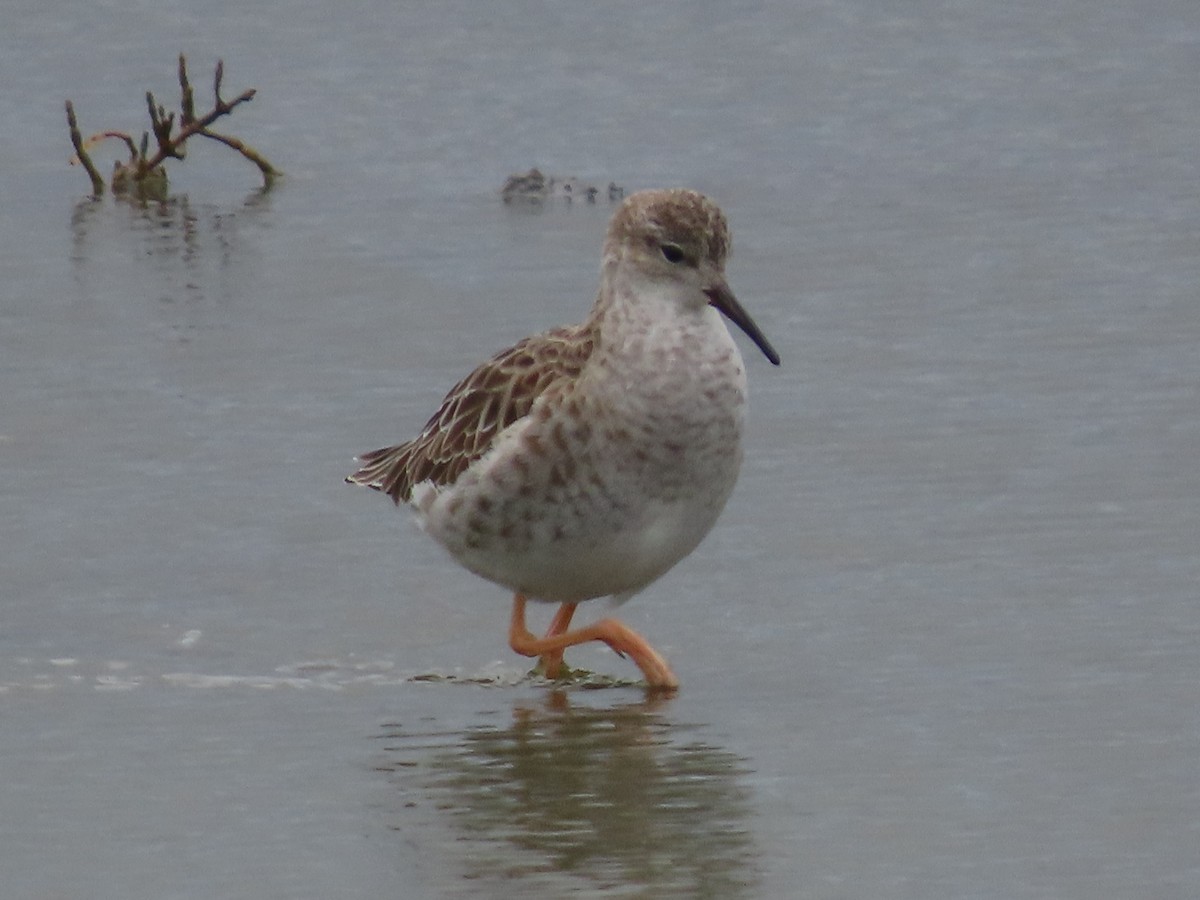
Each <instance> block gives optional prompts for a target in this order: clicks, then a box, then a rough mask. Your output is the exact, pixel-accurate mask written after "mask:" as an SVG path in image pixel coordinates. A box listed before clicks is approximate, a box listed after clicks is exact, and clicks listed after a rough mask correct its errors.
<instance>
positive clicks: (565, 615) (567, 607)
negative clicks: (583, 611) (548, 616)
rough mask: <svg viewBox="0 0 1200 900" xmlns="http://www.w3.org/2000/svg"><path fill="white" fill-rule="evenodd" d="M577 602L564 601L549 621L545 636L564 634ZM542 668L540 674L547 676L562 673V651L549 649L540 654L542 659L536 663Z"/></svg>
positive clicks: (556, 675) (551, 636) (557, 675)
mask: <svg viewBox="0 0 1200 900" xmlns="http://www.w3.org/2000/svg"><path fill="white" fill-rule="evenodd" d="M578 605H579V604H578V603H564V604H562V605H561V606H559V608H558V612H556V613H555V614H554V619H553V620H551V622H550V627H549V628H548V629H546V637H547V638H553V637H558V636H559V635H560V634H566V632H567V628H568V627H570V625H571V618H572V617H573V616H574V615H575V607H577V606H578ZM538 665H539V666H540V667H541V669H542V674H543V675H545V676H546V677H547V678H558V677H559V676H560V675H562V670H563V651H562V650H561V649H559V650H551V651H549V652H547V653H543V654H542V661H541V662H540V663H539V664H538Z"/></svg>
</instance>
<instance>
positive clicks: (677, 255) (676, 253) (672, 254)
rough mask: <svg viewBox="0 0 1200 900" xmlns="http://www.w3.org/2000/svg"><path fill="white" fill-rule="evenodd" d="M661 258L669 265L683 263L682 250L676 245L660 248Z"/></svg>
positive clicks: (664, 245)
mask: <svg viewBox="0 0 1200 900" xmlns="http://www.w3.org/2000/svg"><path fill="white" fill-rule="evenodd" d="M660 249H661V250H662V255H663V258H664V259H665V260H666V261H667V262H670V263H677V262H683V248H682V247H680V246H679V245H678V244H663V245H662V247H661V248H660Z"/></svg>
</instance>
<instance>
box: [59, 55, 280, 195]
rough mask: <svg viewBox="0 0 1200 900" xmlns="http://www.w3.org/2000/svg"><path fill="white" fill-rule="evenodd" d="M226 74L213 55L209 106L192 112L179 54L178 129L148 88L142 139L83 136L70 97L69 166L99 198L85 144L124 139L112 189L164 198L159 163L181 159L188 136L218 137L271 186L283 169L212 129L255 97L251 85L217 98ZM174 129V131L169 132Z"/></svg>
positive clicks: (99, 182)
mask: <svg viewBox="0 0 1200 900" xmlns="http://www.w3.org/2000/svg"><path fill="white" fill-rule="evenodd" d="M224 75H225V65H224V63H223V62H222V61H221V60H217V68H216V72H215V74H214V76H213V99H214V103H213V107H212V109H210V110H209V111H208V112H206V113H204V114H203V115H199V116H197V115H196V106H195V96H194V94H193V91H192V85H191V82H190V81H189V80H188V74H187V59H186V58H185V57H184V55H183V54H182V53H181V54H179V90H180V103H179V113H178V125H179V128H178V130H175V125H176V118H177V117H176V113H174V112H167V110H166V109H165V108H164V107H163V106H162V105H161V104H159V103H158V102H157V101H155V99H154V94H152V93H151V92H150V91H147V92H146V107H147V109H148V111H149V113H150V131H144V132H142V139H141V142H140V144H139V143H135V142H134V139H133V138H132V137H131V136H130V135H129V134H128V133H127V132H124V131H101V132H97V133H96V134H94V135H92V136H91V137H89V138H88V139H87V140H86V141H85V140H83V138H82V136H81V134H80V132H79V125H78V122H77V120H76V118H75V108H74V106H73V105H72V104H71V101H70V100H68V101H67V103H66V108H67V126H68V128H69V129H70V132H71V144H72V145H73V146H74V147H75V156H74V158H73V159H72V160H71V163H72V165H74V164H75V163H76V162H78V163H79V164H80V165H82V166H83V168H84V170H85V171H86V172H87V174H88V178H90V179H91V182H92V194H93V196H96V197H99V196H101V195H102V194H103V193H104V187H105V183H104V178H103V176H101V174H100V171H99V170H98V169H97V168H96V165H95V163H93V162H92V159H91V157H90V156H89V155H88V152H87V151H88V148H89V147H94V146H95V145H96V144H98V143H100V142H101V141H104V140H107V139H109V138H113V139H116V140H120V141H123V142H124V143H125V146H126V147H127V148H128V150H129V160H128V161H127V162H121V161H119V160H118V161H117V162H116V163H114V165H113V174H112V179H111V185H110V186H111V188H112V192H113V193H114V194H127V193H132V194H134V195H136V196H137V197H139V198H151V199H163V198H165V197H166V192H167V171H166V168H165V166H164V165H163V164H164V163H165V162H166V161H167V160H168V159H180V160H181V159H183V158H184V157H185V156H186V154H187V148H186V147H185V146H184V144H185V142H186V141H187V139H188V138H190V137H194V136H195V135H200V136H201V137H206V138H210V139H211V140H214V141H218V142H219V143H222V144H224V145H225V146H226V147H229V148H231V149H233V150H236V151H237V152H238V153H240V154H242V156H244V157H246V159H248V160H250V162H252V163H254V164H255V165H256V166H258V170H259V171H260V172H261V173H262V177H263V186H264V187H268V188H269V187H270V186H271V184H272V183H273V182H274V180H275V179H276V178H277V177H279V176H280V175H282V174H283V173H282V172H280V171H279V170H278V169H276V168H275V167H274V166H272V165H271V164H270V163H269V162H268V161H267V159H266V157H264V156H263V155H262V154H260V153H259V152H258V151H257V150H255V149H254V148H253V147H251V146H249V145H248V144H246V143H245V142H243V141H241V140H239V139H238V138H235V137H233V136H231V135H227V134H220V133H218V132H216V131H213V130H212V128H211V126H212V124H213V123H214V122H216V121H217V119H220V118H221V117H222V116H227V115H229V114H230V113H231V112H233V110H234V109H235V108H236V107H238V106H240V105H241V104H243V103H249V102H250V101H251V100H253V99H254V95H255V93H256V92H255V90H254V89H253V88H251V89H250V90H247V91H243V92H242V93H241V94H239V95H238V96H236V97H234V98H233V99H232V100H225V99H223V98H222V97H221V81H222V79H223V78H224ZM173 131H174V133H172V132H173ZM151 134H153V135H154V143H155V150H154V152H153V153H151V152H150V136H151Z"/></svg>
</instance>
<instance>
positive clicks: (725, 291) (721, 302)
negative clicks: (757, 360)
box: [704, 282, 779, 366]
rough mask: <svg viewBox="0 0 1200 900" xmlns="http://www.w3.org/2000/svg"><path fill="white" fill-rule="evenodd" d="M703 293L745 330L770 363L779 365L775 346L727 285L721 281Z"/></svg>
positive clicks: (712, 304)
mask: <svg viewBox="0 0 1200 900" xmlns="http://www.w3.org/2000/svg"><path fill="white" fill-rule="evenodd" d="M704 293H706V294H707V295H708V303H709V305H710V306H714V307H716V308H717V309H718V310H720V312H722V313H724V314H725V317H726V318H727V319H729V321H730V322H732V323H733V324H734V325H736V326H737V327H738V328H740V329H742V331H744V332H746V336H747V337H749V338H750V340H752V341H754V343H755V344H756V345H757V346H758V349H759V350H761V351H762V352H763V355H764V356H765V357H766V358H767V359H769V360H770V361H771V364H772V365H776V366H777V365H779V354H778V353H776V352H775V348H774V347H772V346H771V342H770V341H768V340H767V338H766V335H764V334H763V333H762V331H760V330H759V327H758V326H757V325H755V324H754V320H753V319H752V318H750V313H748V312H746V310H744V309H743V308H742V304H740V303H738V299H737V297H735V296H733V291H731V290H730V289H729V285H727V284H725V283H724V282H722V283H720V284H717V285H715V286H714V287H711V288H709V289H708V290H706V291H705V292H704Z"/></svg>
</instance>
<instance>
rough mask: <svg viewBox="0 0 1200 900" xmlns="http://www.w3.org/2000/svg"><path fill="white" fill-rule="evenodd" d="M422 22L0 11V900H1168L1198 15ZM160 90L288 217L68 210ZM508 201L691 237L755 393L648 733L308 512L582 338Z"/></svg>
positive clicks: (1192, 372) (1195, 885)
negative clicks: (537, 185)
mask: <svg viewBox="0 0 1200 900" xmlns="http://www.w3.org/2000/svg"><path fill="white" fill-rule="evenodd" d="M426 6H427V5H418V4H393V3H382V2H374V3H369V4H366V5H362V6H353V5H351V6H345V5H343V6H337V5H336V4H335V5H330V4H323V5H311V4H310V5H307V6H305V5H299V4H288V3H283V2H277V0H268V2H262V3H231V2H224V0H220V2H215V0H214V2H208V3H182V2H175V0H159V2H155V3H145V2H140V0H113V2H110V3H105V4H100V5H92V6H89V7H87V9H86V10H84V9H83V8H77V7H76V6H74V5H71V4H64V3H61V2H53V3H43V2H32V0H17V2H16V3H15V4H14V3H11V2H10V3H9V5H8V7H6V10H5V12H4V14H3V19H4V27H3V28H2V29H0V83H2V84H3V85H4V86H5V87H4V90H3V91H0V113H2V119H0V121H3V122H4V124H5V127H4V128H3V129H0V159H2V160H3V169H2V174H0V194H2V206H0V254H2V259H3V268H2V271H3V279H2V282H0V283H2V284H3V290H2V292H0V472H2V474H3V478H0V498H2V499H0V504H2V505H0V509H2V510H3V515H2V516H0V548H2V550H0V566H2V567H3V568H2V585H3V587H2V589H0V880H2V881H3V884H4V894H5V896H6V897H7V896H11V897H19V898H65V897H71V898H74V897H88V898H114V900H115V898H120V900H134V898H156V900H157V898H189V900H190V898H197V900H199V898H218V897H220V898H226V897H228V898H241V897H254V898H310V897H311V898H330V897H401V898H410V897H411V898H423V897H431V898H441V897H454V898H490V897H516V896H522V897H547V898H551V897H563V896H585V897H586V896H592V897H670V896H678V897H703V896H712V897H745V898H785V897H805V898H822V900H824V898H831V900H832V898H839V900H840V898H865V897H889V898H913V900H931V898H995V900H1018V898H1080V900H1095V898H1098V897H1154V898H1180V900H1183V898H1195V897H1196V896H1198V895H1200V765H1198V760H1200V709H1198V706H1200V703H1198V700H1197V698H1198V697H1200V693H1198V691H1197V685H1198V684H1200V653H1198V652H1197V644H1198V638H1200V606H1198V602H1197V601H1198V599H1200V596H1198V595H1200V589H1198V585H1200V467H1198V466H1197V458H1198V456H1200V351H1198V349H1197V345H1198V343H1200V310H1198V308H1197V302H1198V298H1197V284H1200V154H1197V150H1196V147H1197V137H1198V135H1200V91H1198V90H1197V76H1198V75H1200V6H1198V5H1197V4H1196V3H1194V2H1193V0H1150V2H1146V0H1094V2H1093V0H1063V2H1059V3H1044V2H1032V0H1016V2H1010V3H1003V4H998V3H994V2H984V0H964V2H924V0H918V2H914V3H907V4H901V5H897V4H892V3H883V2H880V0H839V2H837V3H822V2H802V3H775V4H770V3H768V4H762V3H737V2H733V3H730V2H725V3H720V4H715V3H705V4H693V5H692V6H691V7H689V8H688V10H687V11H686V12H685V11H684V10H682V9H680V8H678V7H677V6H674V5H669V4H663V3H647V2H637V3H634V2H621V3H605V4H566V3H559V4H537V3H510V4H504V5H503V6H501V5H490V6H487V7H483V6H481V5H479V4H475V3H468V2H458V3H444V4H440V5H438V7H437V9H436V10H434V9H431V8H426ZM429 6H432V5H429ZM180 50H183V51H185V52H187V53H188V54H189V57H190V59H191V63H192V75H193V81H194V82H195V83H196V85H197V88H198V92H199V98H200V99H199V102H200V103H202V104H203V103H206V102H207V101H208V94H207V85H208V81H209V73H210V72H211V66H212V65H213V63H214V62H215V60H216V58H217V57H223V58H224V60H225V64H226V82H225V83H226V89H225V93H226V95H227V96H232V95H234V94H235V93H237V92H239V91H241V90H242V89H244V88H246V87H251V86H252V87H256V88H258V90H259V94H258V97H257V98H256V99H255V100H254V101H253V103H251V104H250V105H248V106H246V107H243V108H241V109H239V110H237V111H236V112H235V113H234V115H233V116H232V117H231V118H230V119H228V120H226V121H225V123H224V127H225V129H226V130H227V131H229V132H232V133H234V134H236V135H238V136H240V137H242V138H244V139H245V140H247V141H248V142H250V143H251V144H253V145H255V146H256V147H258V148H259V149H260V150H262V151H263V152H264V153H265V154H266V155H267V156H269V157H270V158H271V159H272V161H274V162H275V163H276V164H277V165H278V166H280V167H281V168H283V169H284V170H285V171H286V172H287V176H286V178H285V180H284V181H283V182H282V183H281V184H280V185H279V187H278V188H277V189H276V190H274V191H272V192H271V193H268V194H265V195H264V194H262V193H260V192H259V191H258V190H257V185H258V175H257V172H256V171H255V170H254V169H253V168H252V167H250V166H249V165H248V164H246V163H245V162H244V161H242V160H241V159H239V158H238V157H236V156H235V155H234V154H232V153H230V152H229V151H228V150H227V149H225V148H222V147H219V146H217V145H215V144H211V145H208V146H204V145H196V146H194V147H193V148H192V153H191V156H190V158H189V159H188V160H187V161H186V162H185V163H183V164H175V165H173V166H172V167H171V172H172V178H173V184H174V196H173V199H172V200H171V202H169V203H167V204H165V205H162V206H157V205H151V206H149V207H145V208H140V207H137V206H134V205H131V204H128V203H123V202H117V201H114V200H113V199H111V198H107V199H105V200H104V201H102V202H99V203H93V202H91V201H89V200H88V199H87V198H86V191H87V181H86V179H85V178H84V176H83V173H82V172H81V171H80V170H79V169H77V168H71V167H68V166H67V164H66V163H67V158H68V156H69V155H70V148H69V144H68V140H67V133H66V127H65V122H64V120H63V114H62V102H63V100H64V99H65V98H67V97H70V98H71V99H73V100H74V101H75V104H76V108H77V110H78V111H79V115H80V118H81V120H82V121H81V124H82V127H83V130H84V131H85V133H91V132H94V131H98V130H101V129H104V128H121V129H127V130H140V129H141V128H143V127H145V111H144V100H143V96H144V91H145V90H147V89H152V90H154V91H155V92H156V93H157V94H158V96H159V97H160V99H162V100H163V101H164V102H166V103H168V104H171V105H174V104H175V102H176V90H175V81H174V65H175V54H176V53H177V52H178V51H180ZM116 155H117V151H116V150H115V145H114V149H111V150H109V149H107V148H106V149H105V150H103V151H101V153H100V154H99V157H100V159H101V160H103V161H104V165H105V167H107V165H108V164H109V162H110V161H111V159H112V158H115V156H116ZM532 165H538V166H540V167H542V168H543V169H544V170H545V171H548V172H553V173H558V174H563V175H566V174H574V175H578V176H580V177H581V178H584V179H587V180H589V181H593V182H596V183H599V184H602V185H603V184H607V182H608V181H609V180H616V181H617V182H619V183H621V184H623V185H625V186H626V187H627V188H629V189H631V190H632V189H636V188H641V187H649V186H665V185H687V186H691V187H695V188H698V189H701V190H703V191H706V192H708V193H710V194H711V195H712V196H713V197H714V198H716V199H717V200H718V201H719V202H720V203H721V204H722V205H723V207H724V208H725V210H726V212H727V213H728V215H729V217H730V220H731V223H732V225H733V228H734V236H735V255H734V258H733V260H732V261H731V265H730V270H729V275H730V279H731V282H732V284H733V286H734V288H735V290H736V291H737V293H738V295H739V297H740V298H741V299H742V301H743V302H744V303H745V305H746V306H747V307H748V308H749V309H750V310H751V311H752V312H753V313H754V315H755V317H756V318H757V320H758V322H759V324H760V325H761V326H762V327H763V330H764V331H765V332H766V333H767V334H768V335H769V337H770V339H771V340H772V342H773V343H774V344H775V346H776V347H777V348H778V349H779V351H780V353H781V354H782V356H783V360H784V365H783V367H782V368H781V369H778V370H776V369H773V368H772V367H771V366H769V365H768V364H767V363H766V362H765V361H763V360H762V359H761V357H758V356H757V354H756V353H753V352H751V351H752V350H753V348H752V347H749V345H748V344H743V346H744V347H745V348H746V351H747V352H746V356H747V361H748V368H749V374H750V380H751V389H752V394H753V400H752V402H753V408H752V410H751V430H750V435H749V439H748V446H747V462H746V466H745V469H744V471H743V476H742V480H741V482H740V484H739V486H738V490H737V492H736V493H735V495H734V497H733V499H732V501H731V502H730V505H729V508H728V509H727V511H726V514H725V516H724V518H723V519H722V521H721V523H720V524H719V525H718V527H717V529H716V530H715V531H714V532H713V534H712V535H711V536H710V538H709V539H708V540H707V541H706V543H705V544H704V545H703V546H702V548H701V549H700V551H699V552H697V554H695V556H694V557H693V558H691V559H689V560H687V561H686V562H685V563H683V564H681V565H680V566H679V568H678V569H677V570H676V571H674V572H672V573H671V574H670V575H669V576H668V577H666V578H664V579H663V580H662V581H661V582H659V583H658V584H656V585H655V586H653V587H652V588H651V589H649V590H647V591H646V592H645V593H644V594H643V595H641V596H640V597H639V598H637V599H636V600H634V601H633V602H631V603H630V604H628V605H627V606H626V607H625V608H624V609H623V611H622V615H623V616H624V617H626V618H627V620H628V621H629V622H630V624H631V625H633V627H635V628H637V629H639V630H642V631H644V632H645V633H646V634H647V635H648V636H649V638H650V639H651V640H652V641H653V642H655V643H656V644H657V645H658V646H659V647H660V649H662V650H663V652H664V653H665V654H666V655H667V656H668V658H669V659H670V660H671V662H672V664H673V666H674V668H675V670H676V672H677V673H678V674H679V676H680V678H681V679H682V681H683V689H682V691H681V692H680V693H679V695H678V696H677V697H675V698H673V699H669V700H654V699H648V698H646V697H645V696H644V695H643V694H642V692H641V691H640V690H639V689H637V688H636V687H632V686H629V685H628V684H627V683H624V682H622V681H621V679H628V678H632V676H633V675H635V674H636V670H634V669H633V668H632V666H631V665H630V664H629V663H627V662H625V661H622V660H620V659H618V658H616V657H615V656H614V655H613V654H611V653H610V652H608V651H607V650H605V649H604V648H580V649H578V650H577V651H575V653H574V654H573V655H571V656H570V659H571V661H572V663H573V664H575V665H579V666H585V667H587V668H589V669H592V670H594V671H596V672H598V673H600V674H601V675H602V676H612V677H614V678H615V679H616V681H615V683H610V684H609V686H607V687H604V686H601V687H599V688H596V689H587V688H585V687H576V688H573V689H569V690H566V691H557V690H552V689H550V688H549V687H546V686H544V685H540V684H537V683H535V682H530V681H527V680H524V679H523V678H522V675H523V672H524V671H525V667H524V665H523V661H522V660H519V659H517V658H515V657H514V656H513V655H512V654H511V653H510V652H509V651H508V649H507V646H506V642H505V628H506V619H507V613H508V597H507V596H506V595H505V594H504V592H503V591H501V590H499V589H497V588H495V587H493V586H490V585H488V584H486V583H483V582H481V581H479V580H478V579H475V578H474V577H472V576H470V575H469V574H467V573H465V572H462V571H460V570H458V569H457V568H456V567H454V566H453V565H452V564H451V563H449V562H448V561H447V560H446V559H445V558H444V556H443V555H442V554H441V552H440V551H439V550H438V548H436V547H435V546H434V545H433V544H432V543H431V542H429V541H428V540H426V539H424V538H423V536H422V535H420V534H419V533H418V532H417V530H416V529H415V528H414V527H412V526H411V524H410V523H409V522H408V521H407V517H406V516H405V515H403V514H402V513H399V512H397V511H396V510H395V509H393V508H392V507H391V506H390V504H388V503H387V502H385V501H383V500H382V498H380V497H378V496H376V495H373V494H370V493H369V492H366V491H363V490H361V489H358V490H356V489H353V488H351V487H348V486H346V485H344V484H343V483H342V481H341V479H342V477H343V476H344V475H345V474H346V473H347V472H348V471H349V470H350V467H351V466H352V457H353V456H354V454H355V453H356V452H358V451H362V450H367V449H370V448H373V447H376V446H381V445H383V444H385V443H389V442H392V441H395V440H399V439H402V438H405V437H408V436H410V435H412V434H413V433H415V431H416V430H417V429H418V428H419V427H420V425H421V424H422V423H423V422H424V420H425V418H426V416H427V415H428V414H429V413H430V412H431V411H432V409H433V408H434V404H436V403H437V401H438V400H439V399H440V398H441V396H442V393H443V392H444V391H445V389H446V388H448V387H449V386H450V385H451V384H452V383H453V382H454V381H455V380H456V379H457V378H458V377H460V376H461V375H463V374H465V372H466V371H468V370H469V368H470V367H471V366H473V365H474V364H475V363H476V362H478V361H480V360H481V359H483V358H484V357H485V356H486V355H488V354H490V353H491V352H493V351H495V350H497V349H499V348H501V347H503V346H505V345H507V344H508V343H510V342H511V341H513V340H515V339H517V338H520V337H522V336H524V335H525V334H528V333H530V332H532V331H535V330H539V329H541V328H544V327H548V326H550V325H554V324H559V323H563V322H570V321H575V320H577V319H579V318H580V317H581V316H582V315H583V313H584V312H585V310H586V309H587V307H588V306H589V304H590V301H591V298H592V296H593V292H594V290H595V283H596V274H597V269H598V263H599V247H600V241H601V238H602V236H603V232H604V228H605V225H606V222H607V219H608V216H609V215H610V213H611V208H610V207H609V205H608V204H607V202H601V203H599V204H596V205H594V206H589V205H587V204H583V203H578V202H576V203H574V204H573V205H567V204H565V203H562V202H558V203H553V204H550V205H547V206H546V207H544V208H542V209H541V210H540V211H530V210H514V209H511V208H507V207H505V206H504V205H503V204H501V203H500V201H499V199H498V197H497V194H496V190H497V188H498V187H499V186H500V184H501V183H502V182H503V180H504V178H505V176H506V175H508V174H509V173H510V172H514V171H518V170H524V169H527V168H528V167H530V166H532ZM597 612H600V610H597Z"/></svg>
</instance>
